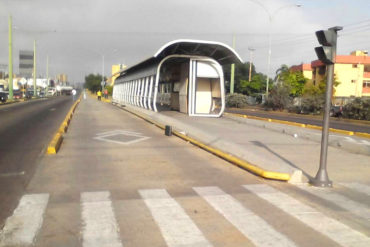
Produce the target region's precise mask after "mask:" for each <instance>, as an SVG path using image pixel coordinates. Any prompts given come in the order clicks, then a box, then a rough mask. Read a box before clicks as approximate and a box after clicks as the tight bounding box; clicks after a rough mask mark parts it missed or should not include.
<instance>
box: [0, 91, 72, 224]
mask: <svg viewBox="0 0 370 247" xmlns="http://www.w3.org/2000/svg"><path fill="white" fill-rule="evenodd" d="M72 104H73V101H72V97H71V96H59V97H55V98H50V99H39V100H33V101H27V102H22V103H16V104H10V105H3V106H0V225H1V223H3V221H4V219H5V218H6V217H7V216H9V214H10V213H11V212H12V211H13V209H14V208H15V206H16V204H17V202H18V200H19V198H20V196H22V194H23V192H24V189H25V188H26V187H27V184H28V183H29V181H30V179H31V178H32V175H33V173H34V171H35V169H36V168H37V164H38V161H39V159H40V157H41V156H42V155H43V154H44V153H45V152H44V151H45V148H46V146H47V145H48V143H49V141H50V140H51V138H52V136H53V134H54V133H55V131H56V129H57V128H58V127H59V125H60V123H61V122H62V121H63V118H64V117H65V116H66V114H67V112H68V110H69V108H70V106H71V105H72Z"/></svg>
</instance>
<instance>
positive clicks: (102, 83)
mask: <svg viewBox="0 0 370 247" xmlns="http://www.w3.org/2000/svg"><path fill="white" fill-rule="evenodd" d="M104 64H105V57H104V55H103V74H102V77H101V78H102V79H101V87H102V91H103V90H104V84H105V81H104Z"/></svg>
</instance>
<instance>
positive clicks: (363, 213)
mask: <svg viewBox="0 0 370 247" xmlns="http://www.w3.org/2000/svg"><path fill="white" fill-rule="evenodd" d="M298 187H299V188H300V189H302V190H304V191H307V192H309V193H311V194H312V195H315V196H318V197H320V198H322V199H324V200H327V201H330V202H333V203H335V204H336V205H337V206H338V207H341V208H344V209H346V210H347V211H349V212H351V213H353V214H355V215H357V216H358V217H360V218H362V219H366V220H369V221H370V207H368V206H366V205H364V204H361V203H359V202H355V201H353V200H351V199H349V198H348V197H345V196H342V195H340V194H338V193H335V192H333V191H330V190H328V189H324V188H318V187H312V186H307V185H298Z"/></svg>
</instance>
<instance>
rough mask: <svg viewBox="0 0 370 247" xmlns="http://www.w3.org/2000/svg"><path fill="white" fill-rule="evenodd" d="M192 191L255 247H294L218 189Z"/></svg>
mask: <svg viewBox="0 0 370 247" xmlns="http://www.w3.org/2000/svg"><path fill="white" fill-rule="evenodd" d="M193 189H194V190H195V191H196V192H197V193H198V194H199V195H200V196H202V197H203V198H204V199H205V200H206V201H207V202H208V203H209V204H210V205H211V206H212V207H213V208H214V209H216V210H217V211H218V212H219V213H220V214H222V215H223V216H224V217H225V218H226V219H227V220H228V221H230V222H231V224H233V225H234V226H235V227H236V228H237V229H238V230H239V231H240V232H241V233H243V234H244V236H246V237H247V238H248V239H250V240H251V241H252V242H253V243H254V244H255V245H256V246H296V245H295V244H294V243H293V242H292V241H291V240H289V239H288V238H287V237H285V236H284V235H283V234H281V233H279V232H278V231H276V230H275V229H274V228H273V227H272V226H270V225H269V224H268V223H267V222H266V221H265V220H264V219H262V218H261V217H259V216H258V215H256V214H255V213H253V212H252V211H250V210H249V209H247V208H245V207H244V206H243V205H242V204H241V203H240V202H238V201H237V200H236V199H235V198H233V197H232V196H230V195H228V194H226V193H225V192H223V191H222V190H221V189H219V188H218V187H194V188H193Z"/></svg>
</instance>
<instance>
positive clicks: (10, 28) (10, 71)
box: [8, 15, 13, 100]
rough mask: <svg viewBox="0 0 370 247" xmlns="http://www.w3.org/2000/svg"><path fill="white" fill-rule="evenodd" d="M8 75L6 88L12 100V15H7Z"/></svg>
mask: <svg viewBox="0 0 370 247" xmlns="http://www.w3.org/2000/svg"><path fill="white" fill-rule="evenodd" d="M8 69H9V75H8V88H9V99H10V100H13V38H12V16H10V15H9V66H8Z"/></svg>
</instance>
